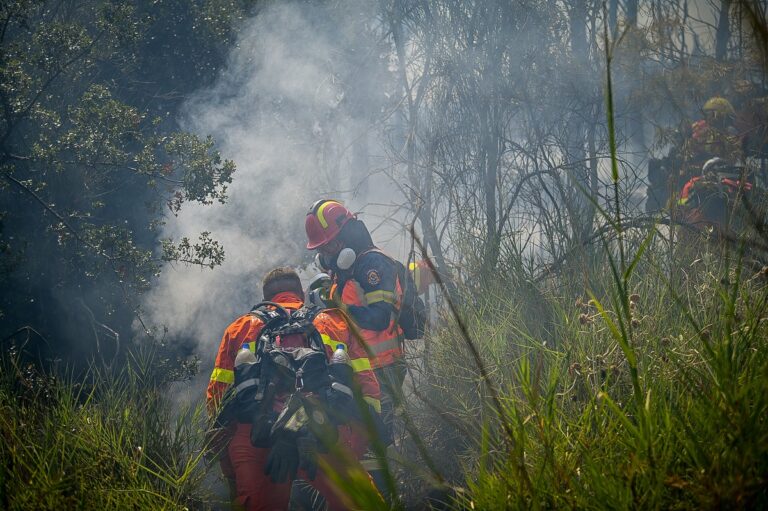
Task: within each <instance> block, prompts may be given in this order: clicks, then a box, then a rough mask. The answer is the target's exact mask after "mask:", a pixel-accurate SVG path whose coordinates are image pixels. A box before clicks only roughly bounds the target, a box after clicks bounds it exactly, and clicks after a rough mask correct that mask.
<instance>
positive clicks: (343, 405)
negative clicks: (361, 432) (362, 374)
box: [325, 382, 359, 424]
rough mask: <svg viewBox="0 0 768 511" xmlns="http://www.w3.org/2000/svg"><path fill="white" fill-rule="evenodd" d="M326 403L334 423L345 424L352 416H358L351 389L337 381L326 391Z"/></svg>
mask: <svg viewBox="0 0 768 511" xmlns="http://www.w3.org/2000/svg"><path fill="white" fill-rule="evenodd" d="M325 400H326V403H327V407H328V408H327V409H328V414H329V415H330V416H331V420H333V422H334V423H336V424H346V423H347V422H349V419H350V418H352V417H359V413H358V410H357V403H355V398H354V397H353V395H352V390H351V389H350V388H349V387H347V386H345V385H339V383H338V382H334V383H332V384H331V388H329V389H328V392H327V393H326V398H325Z"/></svg>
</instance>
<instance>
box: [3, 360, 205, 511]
mask: <svg viewBox="0 0 768 511" xmlns="http://www.w3.org/2000/svg"><path fill="white" fill-rule="evenodd" d="M22 360H23V359H22V357H21V356H20V355H19V354H18V353H16V352H12V351H11V352H6V353H5V355H3V356H2V365H3V367H2V376H1V377H0V378H1V379H0V410H1V413H0V435H1V436H2V439H3V441H2V444H0V460H2V462H0V507H2V508H3V509H9V510H12V509H98V510H102V509H188V508H203V507H205V506H204V503H205V502H206V501H207V500H209V497H208V496H207V495H205V494H204V493H203V492H202V490H201V488H202V486H201V484H200V483H201V480H202V477H203V476H204V470H203V464H202V463H201V452H202V435H201V434H200V431H199V427H198V426H199V425H200V424H201V423H202V422H201V408H200V407H198V408H196V409H193V410H182V411H180V412H176V413H174V412H173V411H172V408H171V406H170V404H171V403H170V402H169V399H168V398H167V396H166V395H165V391H164V389H165V387H164V386H160V385H159V384H157V383H156V382H153V380H152V379H151V378H150V377H148V376H147V373H146V372H145V371H143V370H142V368H145V367H150V365H149V361H147V360H145V361H143V362H136V363H134V364H131V365H128V366H126V367H124V368H123V369H122V370H120V371H118V372H116V373H110V372H108V371H99V370H97V369H96V366H93V368H92V370H91V372H90V374H88V375H87V377H86V378H85V379H83V378H78V379H77V381H86V382H88V383H86V384H82V383H77V382H76V380H75V378H71V377H62V376H59V375H46V374H44V373H42V372H40V371H39V370H37V369H35V368H34V366H22V362H21V361H22Z"/></svg>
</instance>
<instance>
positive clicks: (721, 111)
mask: <svg viewBox="0 0 768 511" xmlns="http://www.w3.org/2000/svg"><path fill="white" fill-rule="evenodd" d="M702 110H704V112H711V113H714V114H716V115H718V116H722V117H725V116H733V115H736V110H734V109H733V105H731V102H730V101H728V100H727V99H725V98H721V97H718V96H715V97H713V98H709V99H708V100H707V102H706V103H704V108H702Z"/></svg>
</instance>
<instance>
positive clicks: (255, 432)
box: [251, 412, 277, 447]
mask: <svg viewBox="0 0 768 511" xmlns="http://www.w3.org/2000/svg"><path fill="white" fill-rule="evenodd" d="M276 419H277V413H275V412H266V413H258V414H257V415H256V416H255V417H254V419H253V426H252V427H251V445H253V446H254V447H269V446H271V445H272V438H271V437H270V432H271V431H272V426H274V424H275V420H276Z"/></svg>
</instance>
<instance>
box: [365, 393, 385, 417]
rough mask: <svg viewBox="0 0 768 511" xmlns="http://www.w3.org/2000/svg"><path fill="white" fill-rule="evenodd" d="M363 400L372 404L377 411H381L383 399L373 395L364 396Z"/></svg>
mask: <svg viewBox="0 0 768 511" xmlns="http://www.w3.org/2000/svg"><path fill="white" fill-rule="evenodd" d="M363 400H364V401H365V402H366V403H368V404H369V405H371V406H372V407H373V409H374V410H376V413H381V401H379V400H378V399H376V398H375V397H371V396H363Z"/></svg>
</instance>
